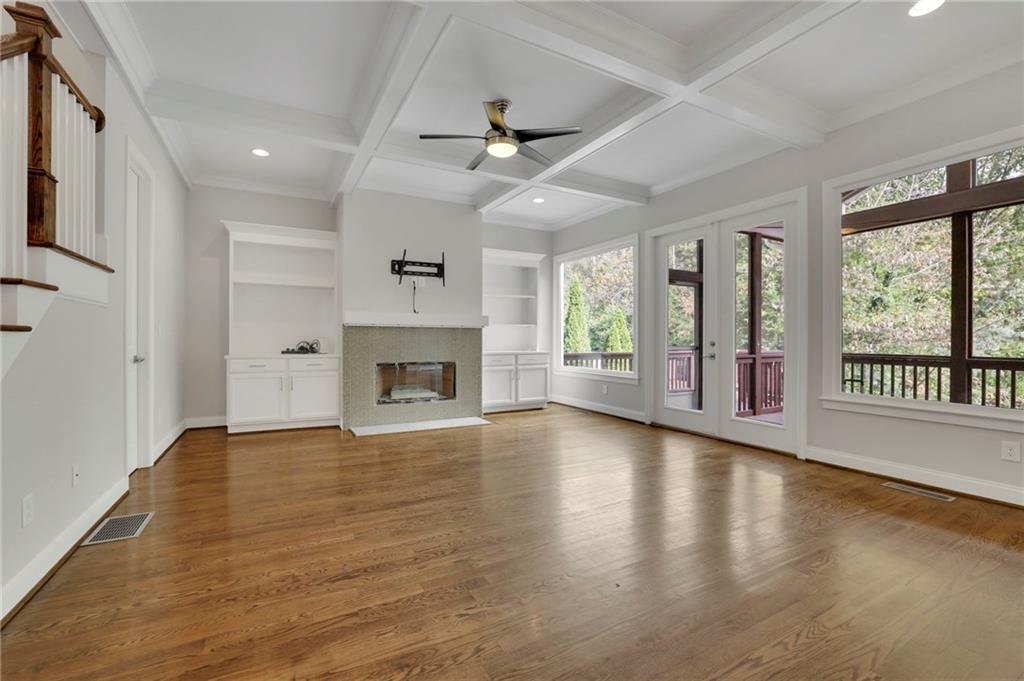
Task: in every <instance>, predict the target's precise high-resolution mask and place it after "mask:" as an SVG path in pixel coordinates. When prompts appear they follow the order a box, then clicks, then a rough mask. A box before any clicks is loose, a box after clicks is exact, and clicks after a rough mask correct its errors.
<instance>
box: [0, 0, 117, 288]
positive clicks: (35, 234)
mask: <svg viewBox="0 0 1024 681" xmlns="http://www.w3.org/2000/svg"><path fill="white" fill-rule="evenodd" d="M4 9H5V10H6V11H7V13H8V14H9V15H10V16H11V17H12V18H13V19H14V23H15V33H13V34H7V35H4V36H3V37H2V40H0V55H2V59H3V61H4V73H5V74H7V73H8V72H10V73H11V74H12V76H16V77H17V79H18V83H19V84H18V85H15V87H20V83H22V82H24V83H25V88H26V94H27V100H24V98H22V97H20V94H21V93H20V92H14V93H11V92H9V91H8V88H7V87H5V88H4V96H5V99H7V98H8V97H9V96H11V95H12V94H13V95H18V97H17V98H18V99H19V102H15V103H12V104H11V105H10V107H11V108H10V111H12V112H14V113H16V114H19V115H20V116H23V117H24V118H25V119H27V120H26V122H25V123H24V124H23V125H24V126H25V128H26V129H25V130H24V132H23V133H22V134H24V135H25V137H24V139H26V141H27V148H26V149H19V148H17V147H15V149H14V151H15V152H17V153H18V155H19V156H22V155H23V156H22V157H23V158H24V159H25V168H24V170H23V171H22V172H24V173H25V174H26V175H25V183H24V185H22V186H18V185H11V186H5V187H4V194H5V196H4V198H5V200H7V202H8V203H11V204H15V203H18V202H11V201H10V200H9V199H8V196H7V195H8V193H10V194H12V195H16V194H18V193H21V192H22V190H23V191H24V196H25V204H24V207H23V208H22V207H21V206H18V205H11V206H10V207H6V208H5V210H4V215H3V216H2V217H3V219H4V222H5V223H6V224H5V226H4V229H5V230H16V231H18V232H20V231H21V230H20V229H18V228H17V225H19V224H21V225H23V226H24V237H22V235H21V234H13V235H12V234H8V233H5V234H4V245H5V247H7V248H6V250H7V251H8V253H11V254H10V255H7V256H5V258H4V262H3V264H2V265H3V267H2V272H0V274H3V275H4V276H9V277H21V276H24V275H25V260H26V258H27V256H26V255H24V254H23V252H24V251H25V250H26V249H27V247H29V246H37V247H44V248H50V249H54V250H56V251H59V252H61V253H63V254H64V255H68V256H70V257H73V258H75V259H77V260H79V261H81V262H84V263H86V264H88V265H91V266H93V267H98V268H100V269H103V270H104V271H107V272H113V270H112V269H110V268H109V267H107V266H106V265H104V264H103V263H101V262H98V261H97V260H96V257H97V253H96V203H95V202H96V173H97V169H96V133H98V132H100V131H101V130H103V127H104V124H105V118H104V115H103V112H102V111H101V110H100V109H99V107H97V106H95V105H94V104H92V103H91V102H90V101H89V99H88V97H86V96H85V93H84V92H83V91H82V89H81V88H80V87H79V86H78V85H77V84H76V83H75V81H74V80H73V79H72V78H71V76H70V75H69V74H68V73H67V71H66V70H65V69H64V67H63V66H62V65H61V64H60V62H59V61H58V60H57V58H56V57H55V56H54V54H53V40H54V39H56V38H60V37H61V34H60V31H59V30H58V29H57V27H56V25H54V23H53V21H51V20H50V17H49V16H48V15H47V13H46V11H45V10H44V9H43V8H41V7H38V6H36V5H32V4H30V3H26V2H17V3H15V4H14V5H5V6H4ZM17 59H24V60H25V63H23V64H22V63H17V64H14V63H13V62H12V66H11V67H10V68H8V65H7V60H17ZM19 69H23V71H21V70H19ZM25 72H27V73H25ZM22 78H24V81H22V80H21V79H22ZM21 106H23V107H24V109H25V111H22V110H20V109H19V107H21ZM7 111H8V107H7V105H5V112H7ZM15 124H17V122H13V123H12V126H13V125H15ZM4 132H5V145H4V146H5V149H4V151H5V154H6V153H7V151H8V150H7V146H8V143H9V142H10V140H8V139H7V137H6V135H7V134H12V131H11V129H9V128H7V127H5V128H4ZM7 169H8V168H7V167H5V170H7ZM19 211H21V212H20V213H19Z"/></svg>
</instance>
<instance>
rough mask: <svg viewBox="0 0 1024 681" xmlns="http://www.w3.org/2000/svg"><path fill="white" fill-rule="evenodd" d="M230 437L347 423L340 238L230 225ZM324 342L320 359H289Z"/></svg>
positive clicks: (226, 223) (273, 227) (290, 229)
mask: <svg viewBox="0 0 1024 681" xmlns="http://www.w3.org/2000/svg"><path fill="white" fill-rule="evenodd" d="M224 226H225V227H226V228H227V229H228V233H229V245H228V287H229V288H228V316H229V325H228V355H227V357H226V358H225V359H226V360H227V405H226V406H227V412H226V413H227V426H228V432H229V433H238V432H248V431H254V430H276V429H281V428H309V427H316V426H330V425H333V426H340V425H341V397H340V396H341V386H340V365H341V362H340V357H339V356H338V355H337V354H332V353H331V351H332V350H333V349H334V347H335V346H336V345H337V342H338V314H337V311H338V298H337V290H338V288H337V257H336V253H337V234H335V233H334V232H323V231H320V230H311V229H299V228H294V227H280V226H276V225H259V224H253V223H245V222H232V221H224ZM314 338H316V339H320V341H321V343H322V346H323V347H322V351H321V353H320V354H306V355H296V354H283V353H282V352H281V351H282V350H283V349H284V348H286V347H294V346H295V345H296V344H297V343H298V342H299V341H302V340H312V339H314Z"/></svg>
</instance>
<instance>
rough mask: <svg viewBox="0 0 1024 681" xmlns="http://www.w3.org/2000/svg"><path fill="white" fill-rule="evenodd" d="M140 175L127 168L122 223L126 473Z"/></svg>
mask: <svg viewBox="0 0 1024 681" xmlns="http://www.w3.org/2000/svg"><path fill="white" fill-rule="evenodd" d="M140 185H141V182H140V179H139V175H138V174H137V173H136V172H135V171H134V170H132V168H131V167H129V168H128V169H127V177H126V180H125V199H124V205H125V208H124V210H125V223H124V255H125V258H124V277H125V283H124V314H125V319H124V324H125V354H126V356H127V357H126V361H127V369H126V372H125V475H131V474H132V472H133V471H134V470H135V469H136V468H138V467H139V413H140V406H139V364H140V362H138V361H137V359H138V358H140V357H141V355H139V262H138V261H139V259H138V252H139V189H140Z"/></svg>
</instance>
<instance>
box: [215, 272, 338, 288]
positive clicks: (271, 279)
mask: <svg viewBox="0 0 1024 681" xmlns="http://www.w3.org/2000/svg"><path fill="white" fill-rule="evenodd" d="M234 283H236V284H254V285H258V286H302V287H305V288H325V289H333V288H334V280H333V279H327V278H324V277H304V276H300V275H295V274H274V273H268V272H235V276H234Z"/></svg>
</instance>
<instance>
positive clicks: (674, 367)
mask: <svg viewBox="0 0 1024 681" xmlns="http://www.w3.org/2000/svg"><path fill="white" fill-rule="evenodd" d="M695 359H696V348H695V347H693V346H692V345H691V346H688V347H680V348H669V349H668V357H667V360H668V361H667V362H666V365H665V374H666V375H665V379H666V380H665V385H666V387H667V389H668V392H669V394H676V393H686V392H691V391H692V390H693V389H694V387H695V386H696V378H697V376H696V371H695V369H696V367H695V366H694V362H695Z"/></svg>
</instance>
